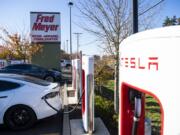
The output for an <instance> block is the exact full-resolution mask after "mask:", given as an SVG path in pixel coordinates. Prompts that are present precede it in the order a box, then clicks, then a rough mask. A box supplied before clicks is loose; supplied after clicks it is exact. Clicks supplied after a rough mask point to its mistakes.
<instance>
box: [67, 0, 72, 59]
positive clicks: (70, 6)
mask: <svg viewBox="0 0 180 135" xmlns="http://www.w3.org/2000/svg"><path fill="white" fill-rule="evenodd" d="M68 5H69V17H70V18H69V21H70V22H69V24H70V40H69V41H70V55H71V57H70V58H71V60H72V26H71V8H72V6H73V2H72V0H70V1H69V3H68Z"/></svg>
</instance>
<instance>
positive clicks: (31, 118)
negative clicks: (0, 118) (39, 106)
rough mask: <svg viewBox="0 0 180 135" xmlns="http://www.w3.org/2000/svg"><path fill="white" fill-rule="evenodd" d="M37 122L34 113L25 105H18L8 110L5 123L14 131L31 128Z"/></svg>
mask: <svg viewBox="0 0 180 135" xmlns="http://www.w3.org/2000/svg"><path fill="white" fill-rule="evenodd" d="M36 120H37V117H36V114H35V113H34V111H33V110H32V109H31V108H29V107H27V106H25V105H16V106H13V107H11V108H9V109H8V110H7V112H6V113H5V116H4V123H5V124H6V125H7V126H8V127H9V128H10V129H12V130H23V129H27V128H30V127H31V126H32V125H33V124H34V123H35V122H36Z"/></svg>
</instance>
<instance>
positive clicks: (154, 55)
mask: <svg viewBox="0 0 180 135" xmlns="http://www.w3.org/2000/svg"><path fill="white" fill-rule="evenodd" d="M179 59H180V26H171V27H166V28H160V29H154V30H149V31H145V32H140V33H138V34H134V35H132V36H130V37H129V38H127V39H125V40H124V41H123V42H122V44H121V45H120V84H119V88H120V95H119V99H120V100H119V101H120V114H119V135H132V132H133V130H134V129H135V130H134V131H135V132H134V133H133V134H136V135H146V133H145V122H144V118H145V115H144V113H145V111H144V101H143V99H144V98H143V97H144V94H148V95H151V96H152V97H154V98H155V99H157V101H158V103H159V105H160V108H161V132H160V134H161V135H180V127H179V120H180V60H179ZM139 93H141V94H139ZM142 93H143V94H142ZM134 99H135V100H134ZM139 99H140V100H139ZM134 123H136V124H134ZM134 125H135V126H134ZM133 128H134V129H133Z"/></svg>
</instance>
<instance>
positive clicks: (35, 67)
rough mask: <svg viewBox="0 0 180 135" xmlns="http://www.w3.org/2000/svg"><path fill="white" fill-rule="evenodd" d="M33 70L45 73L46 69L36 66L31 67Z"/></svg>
mask: <svg viewBox="0 0 180 135" xmlns="http://www.w3.org/2000/svg"><path fill="white" fill-rule="evenodd" d="M31 70H33V71H45V69H44V68H42V67H38V66H35V65H32V66H31Z"/></svg>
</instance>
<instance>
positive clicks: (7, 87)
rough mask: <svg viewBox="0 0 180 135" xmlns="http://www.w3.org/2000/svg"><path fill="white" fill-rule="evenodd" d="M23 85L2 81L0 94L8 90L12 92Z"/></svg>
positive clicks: (0, 81) (0, 82)
mask: <svg viewBox="0 0 180 135" xmlns="http://www.w3.org/2000/svg"><path fill="white" fill-rule="evenodd" d="M20 86H21V85H20V84H18V83H14V82H9V81H2V80H0V92H1V91H6V90H12V89H16V88H18V87H20Z"/></svg>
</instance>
